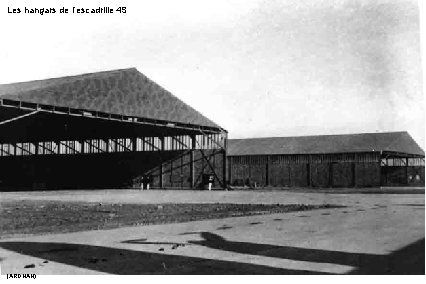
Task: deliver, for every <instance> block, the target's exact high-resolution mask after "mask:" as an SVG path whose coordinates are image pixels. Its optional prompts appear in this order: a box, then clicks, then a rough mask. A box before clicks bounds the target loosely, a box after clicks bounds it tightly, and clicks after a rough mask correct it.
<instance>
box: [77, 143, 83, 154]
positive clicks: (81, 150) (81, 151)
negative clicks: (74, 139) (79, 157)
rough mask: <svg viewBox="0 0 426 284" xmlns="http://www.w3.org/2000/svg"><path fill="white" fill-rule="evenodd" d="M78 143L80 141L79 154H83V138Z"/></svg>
mask: <svg viewBox="0 0 426 284" xmlns="http://www.w3.org/2000/svg"><path fill="white" fill-rule="evenodd" d="M78 142H79V143H80V145H81V149H80V153H81V154H84V140H80V141H78Z"/></svg>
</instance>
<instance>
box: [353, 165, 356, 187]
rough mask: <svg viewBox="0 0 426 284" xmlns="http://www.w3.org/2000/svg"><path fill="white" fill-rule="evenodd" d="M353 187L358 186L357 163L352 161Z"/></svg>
mask: <svg viewBox="0 0 426 284" xmlns="http://www.w3.org/2000/svg"><path fill="white" fill-rule="evenodd" d="M352 187H356V163H355V162H353V163H352Z"/></svg>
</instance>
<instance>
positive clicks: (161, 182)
mask: <svg viewBox="0 0 426 284" xmlns="http://www.w3.org/2000/svg"><path fill="white" fill-rule="evenodd" d="M160 143H161V145H160V147H161V154H164V153H163V151H164V137H160ZM142 147H143V151H145V138H144V140H142ZM160 157H161V155H160ZM159 171H160V173H159V174H158V178H159V182H158V183H159V186H160V188H163V160H161V162H160V169H159Z"/></svg>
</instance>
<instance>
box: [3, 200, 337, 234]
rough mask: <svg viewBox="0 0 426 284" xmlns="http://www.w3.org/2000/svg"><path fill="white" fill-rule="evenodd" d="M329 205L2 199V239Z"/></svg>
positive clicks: (288, 210)
mask: <svg viewBox="0 0 426 284" xmlns="http://www.w3.org/2000/svg"><path fill="white" fill-rule="evenodd" d="M333 207H338V206H332V205H329V204H324V205H305V204H287V205H282V204H228V203H216V204H197V203H191V204H187V203H181V204H173V203H166V204H126V203H124V204H121V203H89V202H63V201H44V200H41V201H38V200H21V201H3V202H2V201H0V239H4V238H10V237H13V236H25V235H37V234H48V233H66V232H78V231H88V230H101V229H112V228H119V227H124V226H138V225H155V224H168V223H181V222H189V221H196V220H207V219H222V218H226V217H237V216H252V215H262V214H274V213H285V212H293V211H306V210H313V209H321V208H333Z"/></svg>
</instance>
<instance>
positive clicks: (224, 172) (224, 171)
mask: <svg viewBox="0 0 426 284" xmlns="http://www.w3.org/2000/svg"><path fill="white" fill-rule="evenodd" d="M227 149H228V134H227V133H225V134H224V141H223V157H222V163H223V165H222V178H223V187H224V189H228V186H227V184H226V162H227V161H226V151H227Z"/></svg>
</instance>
